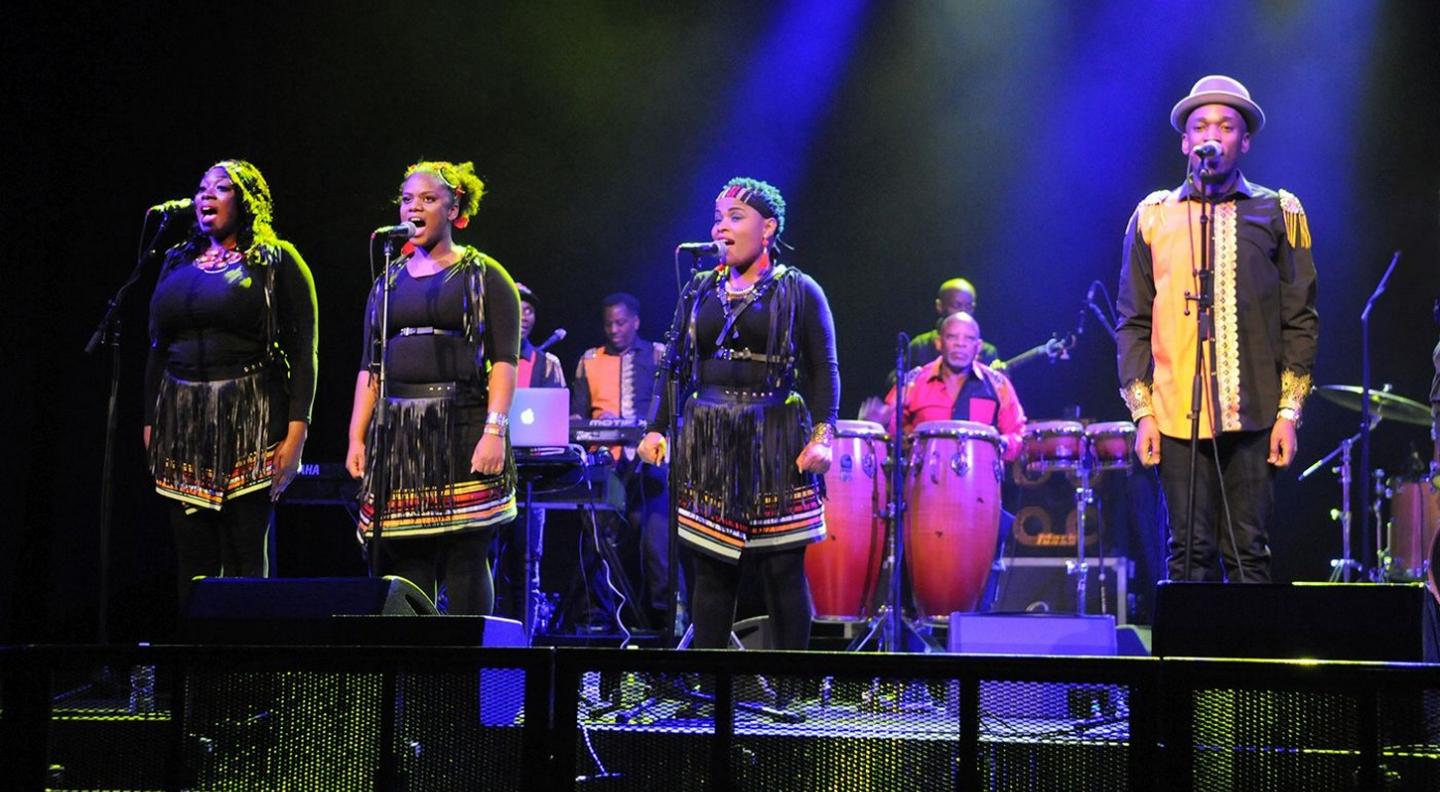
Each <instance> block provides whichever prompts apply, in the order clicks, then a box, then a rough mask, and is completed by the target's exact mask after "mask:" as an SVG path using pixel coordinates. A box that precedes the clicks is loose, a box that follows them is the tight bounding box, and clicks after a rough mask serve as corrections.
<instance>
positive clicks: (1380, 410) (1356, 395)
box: [1315, 385, 1430, 426]
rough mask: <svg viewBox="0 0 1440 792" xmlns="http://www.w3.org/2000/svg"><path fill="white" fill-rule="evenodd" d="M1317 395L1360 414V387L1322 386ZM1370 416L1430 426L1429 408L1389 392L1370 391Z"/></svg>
mask: <svg viewBox="0 0 1440 792" xmlns="http://www.w3.org/2000/svg"><path fill="white" fill-rule="evenodd" d="M1315 395H1317V396H1319V397H1320V398H1322V399H1324V400H1325V401H1328V402H1331V403H1333V404H1338V405H1340V406H1341V407H1344V408H1345V409H1347V410H1354V411H1356V412H1360V386H1359V385H1321V386H1320V387H1318V388H1316V389H1315ZM1370 414H1371V415H1375V416H1379V417H1380V418H1385V419H1388V420H1391V421H1399V422H1400V423H1406V424H1414V425H1415V426H1429V425H1430V408H1429V407H1427V406H1425V405H1423V404H1421V403H1420V402H1418V401H1415V400H1414V399H1407V398H1405V397H1404V396H1398V395H1396V394H1394V393H1390V392H1388V391H1381V390H1373V389H1372V390H1371V391H1370Z"/></svg>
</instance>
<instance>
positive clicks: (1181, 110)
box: [1170, 74, 1265, 132]
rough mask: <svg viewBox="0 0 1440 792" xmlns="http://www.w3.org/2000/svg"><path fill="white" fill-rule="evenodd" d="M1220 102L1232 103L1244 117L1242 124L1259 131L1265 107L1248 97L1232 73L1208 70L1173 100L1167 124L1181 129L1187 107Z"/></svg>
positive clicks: (1228, 104)
mask: <svg viewBox="0 0 1440 792" xmlns="http://www.w3.org/2000/svg"><path fill="white" fill-rule="evenodd" d="M1207 104H1222V105H1227V106H1229V107H1233V108H1235V109H1236V110H1239V111H1240V115H1242V116H1244V117H1245V126H1246V127H1247V128H1248V131H1250V132H1259V131H1260V130H1261V129H1262V128H1264V126H1265V111H1264V110H1261V109H1260V105H1258V104H1255V101H1254V100H1253V99H1251V98H1250V91H1249V90H1248V89H1246V88H1245V86H1243V85H1241V84H1240V81H1239V80H1236V79H1235V78H1233V77H1226V76H1225V75H1223V74H1211V75H1208V76H1206V77H1201V78H1200V80H1199V81H1198V82H1196V83H1195V86H1194V87H1193V88H1191V89H1190V95H1189V96H1187V97H1185V98H1184V99H1181V100H1180V101H1179V102H1177V103H1176V104H1175V109H1173V110H1171V111H1170V126H1172V127H1175V131H1176V132H1184V131H1185V119H1187V118H1189V117H1190V111H1191V110H1194V109H1195V108H1197V107H1200V106H1201V105H1207Z"/></svg>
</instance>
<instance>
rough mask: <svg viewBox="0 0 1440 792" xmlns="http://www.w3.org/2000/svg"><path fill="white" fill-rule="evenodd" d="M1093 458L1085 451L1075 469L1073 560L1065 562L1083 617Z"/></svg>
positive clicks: (1079, 610)
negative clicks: (1086, 530)
mask: <svg viewBox="0 0 1440 792" xmlns="http://www.w3.org/2000/svg"><path fill="white" fill-rule="evenodd" d="M1093 462H1094V457H1093V455H1092V454H1091V453H1090V452H1089V450H1088V449H1087V450H1086V452H1085V453H1083V454H1081V455H1080V464H1079V466H1078V467H1077V468H1076V473H1077V474H1078V478H1079V481H1078V482H1077V483H1076V485H1075V559H1074V560H1073V561H1067V562H1065V568H1066V572H1068V573H1069V575H1070V578H1071V583H1072V584H1073V585H1074V586H1075V612H1076V613H1077V614H1081V615H1084V613H1085V604H1086V602H1087V600H1086V599H1085V585H1086V582H1087V578H1089V576H1090V574H1089V573H1090V570H1089V568H1088V562H1087V561H1086V558H1085V509H1086V507H1088V506H1089V505H1090V504H1092V503H1094V502H1095V490H1094V489H1093V488H1092V487H1091V486H1090V471H1091V469H1092V467H1093ZM1100 575H1101V585H1102V586H1103V585H1104V575H1105V566H1104V565H1103V564H1102V565H1101V566H1100Z"/></svg>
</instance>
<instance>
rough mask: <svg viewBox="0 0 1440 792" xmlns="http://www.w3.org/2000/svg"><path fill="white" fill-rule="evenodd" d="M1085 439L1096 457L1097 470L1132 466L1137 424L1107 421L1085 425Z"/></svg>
mask: <svg viewBox="0 0 1440 792" xmlns="http://www.w3.org/2000/svg"><path fill="white" fill-rule="evenodd" d="M1085 439H1086V440H1088V441H1089V443H1090V453H1091V454H1092V455H1093V456H1094V458H1095V469H1096V470H1111V469H1119V468H1128V467H1130V454H1131V453H1132V452H1133V451H1134V450H1135V424H1133V423H1130V422H1129V421H1106V422H1104V423H1092V424H1090V425H1089V426H1087V427H1085Z"/></svg>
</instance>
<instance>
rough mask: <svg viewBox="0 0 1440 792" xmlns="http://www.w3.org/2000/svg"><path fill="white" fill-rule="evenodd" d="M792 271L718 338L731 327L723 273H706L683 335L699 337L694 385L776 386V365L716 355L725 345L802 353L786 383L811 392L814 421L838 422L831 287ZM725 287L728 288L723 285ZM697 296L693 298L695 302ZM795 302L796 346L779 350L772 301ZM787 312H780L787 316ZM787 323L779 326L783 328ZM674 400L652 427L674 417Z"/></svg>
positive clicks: (808, 398) (662, 425)
mask: <svg viewBox="0 0 1440 792" xmlns="http://www.w3.org/2000/svg"><path fill="white" fill-rule="evenodd" d="M787 269H788V271H787V272H782V273H778V274H777V275H776V281H777V282H776V283H775V284H774V285H773V286H772V287H770V288H769V289H768V290H767V291H766V292H765V293H764V294H763V296H761V297H760V298H759V299H757V300H755V302H754V303H753V304H751V305H750V307H749V308H747V309H746V310H745V311H744V313H742V314H740V317H739V319H737V320H736V322H735V325H734V326H733V327H732V328H731V332H730V334H729V337H728V338H726V339H725V340H724V342H723V344H722V343H717V341H718V340H719V339H718V338H717V337H718V336H719V334H720V332H721V330H722V329H724V326H725V310H724V308H723V307H722V305H721V302H720V301H721V299H722V298H720V297H719V296H718V295H717V294H716V283H717V280H718V279H717V277H715V276H714V275H711V274H707V275H704V276H702V277H703V278H704V280H703V282H702V285H701V286H700V287H699V289H698V291H697V292H696V297H695V298H693V299H698V300H699V301H700V303H699V307H698V310H696V309H693V308H690V307H687V308H686V309H685V311H684V316H685V317H686V318H685V320H684V322H685V326H684V327H682V328H681V337H682V338H688V337H691V336H693V337H694V339H695V345H694V349H693V350H690V353H691V356H692V359H693V360H694V361H696V363H695V365H694V366H693V375H692V378H693V380H694V382H693V383H692V384H693V385H721V386H730V387H736V388H749V389H764V388H768V387H772V386H773V385H774V382H773V377H774V375H775V374H776V369H775V364H773V363H765V362H758V361H754V360H723V359H716V352H717V350H718V349H719V348H720V346H724V347H726V348H728V349H731V350H749V351H751V352H754V353H758V354H771V355H781V356H784V355H789V354H791V353H792V351H793V353H794V354H795V355H796V360H794V361H793V362H792V363H790V364H789V365H790V367H791V368H789V369H788V370H785V371H782V372H780V379H781V384H782V385H786V386H792V387H796V388H797V389H798V390H799V391H800V392H801V394H802V395H804V396H805V403H806V406H807V407H808V408H809V410H810V418H811V422H812V423H816V424H819V423H829V424H833V423H835V420H836V418H837V417H838V416H839V413H840V365H839V362H838V359H837V357H836V354H835V321H834V318H833V317H832V316H831V313H830V303H829V301H828V300H827V299H826V298H825V292H824V290H822V289H821V288H820V284H818V283H816V282H815V280H814V279H813V278H811V277H810V276H808V275H805V274H804V273H802V272H800V271H799V270H796V269H793V268H787ZM722 288H723V287H722ZM693 299H692V301H691V302H689V303H688V305H689V306H694V304H695V303H694V302H693ZM786 299H789V300H794V301H795V312H794V316H795V322H794V327H793V331H792V333H791V338H792V339H793V345H794V349H793V350H787V349H776V348H774V347H775V345H774V344H772V339H771V337H770V334H771V308H772V305H771V303H772V302H773V301H776V300H786ZM692 312H693V315H694V317H695V328H694V332H693V333H691V332H690V327H689V324H690V320H689V317H690V316H691V314H692ZM785 314H786V311H783V310H782V311H780V315H781V316H784V315H785ZM783 329H784V328H776V332H777V333H781V332H783ZM668 408H669V405H668V404H666V403H664V402H663V401H662V403H661V408H660V410H659V414H658V415H657V416H656V419H655V421H653V422H651V424H650V427H651V429H652V430H654V431H664V428H665V426H666V424H667V423H668V420H669V415H668Z"/></svg>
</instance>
